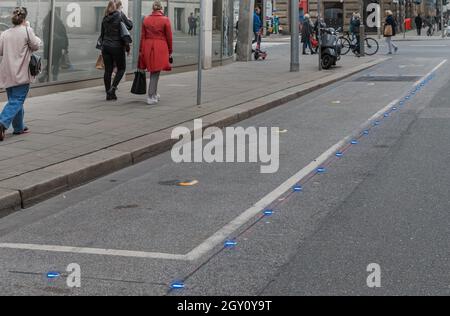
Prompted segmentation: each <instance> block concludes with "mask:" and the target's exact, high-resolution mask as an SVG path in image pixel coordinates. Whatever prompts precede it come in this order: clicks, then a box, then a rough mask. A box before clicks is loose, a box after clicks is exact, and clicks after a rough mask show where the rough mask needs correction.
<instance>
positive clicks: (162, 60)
mask: <svg viewBox="0 0 450 316" xmlns="http://www.w3.org/2000/svg"><path fill="white" fill-rule="evenodd" d="M172 39H173V35H172V26H171V23H170V20H169V18H168V17H166V16H164V13H163V6H162V4H161V1H155V2H154V3H153V12H152V13H151V14H150V15H149V16H147V17H146V18H145V19H144V21H143V23H142V32H141V44H140V48H139V64H138V68H139V69H141V70H147V71H148V72H149V73H150V84H149V87H148V99H147V103H148V104H149V105H154V104H157V103H158V102H159V100H160V95H159V94H158V82H159V76H160V74H161V71H171V70H172V66H171V64H172V62H173V59H172V51H173V43H172Z"/></svg>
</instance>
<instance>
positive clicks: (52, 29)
mask: <svg viewBox="0 0 450 316" xmlns="http://www.w3.org/2000/svg"><path fill="white" fill-rule="evenodd" d="M55 2H56V0H51V2H50V10H51V11H50V25H49V30H50V34H49V35H48V36H49V37H50V38H49V39H48V40H49V44H48V59H47V63H48V65H47V73H48V76H47V78H48V81H49V82H50V81H53V46H54V45H53V37H54V34H55V7H56V4H55Z"/></svg>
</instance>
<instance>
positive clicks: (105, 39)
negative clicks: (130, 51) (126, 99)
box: [100, 1, 133, 101]
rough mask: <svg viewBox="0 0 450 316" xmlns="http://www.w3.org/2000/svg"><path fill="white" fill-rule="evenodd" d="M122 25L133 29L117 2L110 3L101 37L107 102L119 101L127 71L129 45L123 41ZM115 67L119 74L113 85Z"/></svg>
mask: <svg viewBox="0 0 450 316" xmlns="http://www.w3.org/2000/svg"><path fill="white" fill-rule="evenodd" d="M121 23H124V24H125V26H126V27H127V29H128V30H131V29H132V28H133V22H131V21H130V20H129V19H128V18H127V16H126V15H125V14H124V13H123V12H121V11H119V10H118V8H117V5H116V2H115V1H109V3H108V6H107V7H106V11H105V17H104V18H103V22H102V33H101V35H100V38H101V43H102V56H103V62H104V63H105V76H104V81H105V90H106V100H108V101H109V100H117V96H116V90H117V87H118V85H119V83H120V80H122V78H123V76H124V74H125V70H126V50H127V47H128V45H127V43H125V42H123V40H122V36H121V31H120V30H121ZM114 67H117V73H116V76H115V77H114V81H113V82H112V84H111V78H112V74H113V71H114Z"/></svg>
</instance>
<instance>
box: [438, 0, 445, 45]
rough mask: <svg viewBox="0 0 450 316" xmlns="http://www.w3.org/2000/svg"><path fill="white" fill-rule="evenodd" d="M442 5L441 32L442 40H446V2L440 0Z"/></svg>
mask: <svg viewBox="0 0 450 316" xmlns="http://www.w3.org/2000/svg"><path fill="white" fill-rule="evenodd" d="M439 3H440V5H441V9H440V11H441V31H442V38H445V30H444V27H445V25H444V1H443V0H440V1H439Z"/></svg>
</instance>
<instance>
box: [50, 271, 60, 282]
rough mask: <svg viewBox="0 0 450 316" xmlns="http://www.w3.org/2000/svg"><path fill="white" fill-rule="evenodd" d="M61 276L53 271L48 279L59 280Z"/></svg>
mask: <svg viewBox="0 0 450 316" xmlns="http://www.w3.org/2000/svg"><path fill="white" fill-rule="evenodd" d="M60 276H61V273H59V272H56V271H51V272H48V273H47V279H49V280H54V279H57V278H59V277H60Z"/></svg>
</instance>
